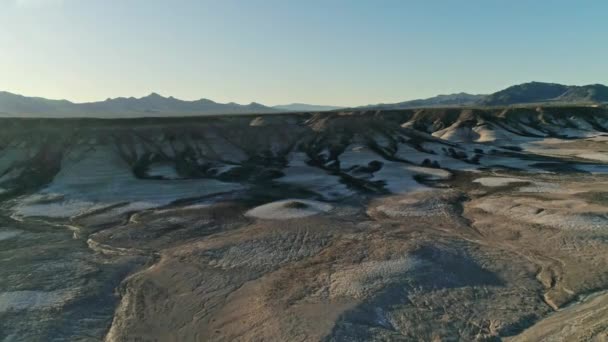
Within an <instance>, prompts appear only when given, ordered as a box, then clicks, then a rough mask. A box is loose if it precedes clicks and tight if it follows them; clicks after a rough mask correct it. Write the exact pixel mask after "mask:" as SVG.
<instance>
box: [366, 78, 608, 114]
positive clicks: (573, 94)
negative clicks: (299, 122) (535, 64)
mask: <svg viewBox="0 0 608 342" xmlns="http://www.w3.org/2000/svg"><path fill="white" fill-rule="evenodd" d="M537 103H538V104H551V103H553V104H601V103H608V87H607V86H605V85H602V84H591V85H585V86H568V85H562V84H556V83H543V82H529V83H523V84H519V85H514V86H511V87H508V88H506V89H503V90H501V91H498V92H495V93H493V94H489V95H472V94H467V93H458V94H451V95H439V96H435V97H431V98H428V99H421V100H412V101H405V102H398V103H390V104H378V105H370V106H364V107H360V108H368V109H407V108H421V107H451V106H456V107H458V106H480V107H488V106H513V105H526V104H537Z"/></svg>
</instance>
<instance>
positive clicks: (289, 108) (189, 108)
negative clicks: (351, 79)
mask: <svg viewBox="0 0 608 342" xmlns="http://www.w3.org/2000/svg"><path fill="white" fill-rule="evenodd" d="M603 103H608V87H606V86H604V85H601V84H592V85H586V86H567V85H562V84H555V83H542V82H530V83H524V84H519V85H515V86H512V87H509V88H506V89H504V90H501V91H498V92H496V93H493V94H489V95H472V94H467V93H458V94H451V95H439V96H435V97H431V98H428V99H419V100H411V101H404V102H398V103H390V104H377V105H369V106H363V107H357V109H407V108H420V107H462V106H481V107H487V106H513V105H531V104H603ZM339 109H342V107H337V106H320V105H309V104H303V103H293V104H289V105H280V106H274V107H269V106H265V105H262V104H259V103H255V102H252V103H250V104H247V105H241V104H237V103H233V102H231V103H217V102H214V101H211V100H207V99H200V100H195V101H184V100H179V99H176V98H174V97H163V96H161V95H159V94H156V93H152V94H150V95H148V96H145V97H142V98H134V97H129V98H125V97H120V98H115V99H107V100H105V101H100V102H89V103H73V102H70V101H67V100H48V99H44V98H40V97H26V96H22V95H17V94H12V93H9V92H0V116H23V117H106V118H120V117H141V116H193V115H212V114H247V113H251V114H254V113H257V114H261V113H279V112H318V111H330V110H339Z"/></svg>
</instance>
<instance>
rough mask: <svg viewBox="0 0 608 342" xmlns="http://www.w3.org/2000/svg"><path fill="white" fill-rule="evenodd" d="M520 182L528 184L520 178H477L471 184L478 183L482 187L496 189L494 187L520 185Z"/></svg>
mask: <svg viewBox="0 0 608 342" xmlns="http://www.w3.org/2000/svg"><path fill="white" fill-rule="evenodd" d="M520 182H528V180H526V179H522V178H509V177H481V178H477V179H475V180H474V181H473V183H479V184H481V185H483V186H488V187H496V186H505V185H509V184H511V183H520Z"/></svg>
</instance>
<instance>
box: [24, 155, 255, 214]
mask: <svg viewBox="0 0 608 342" xmlns="http://www.w3.org/2000/svg"><path fill="white" fill-rule="evenodd" d="M63 164H64V165H63V166H62V169H61V171H60V172H59V173H58V174H57V175H56V176H55V178H54V180H53V181H52V182H51V184H49V186H47V187H46V188H44V189H43V190H41V191H40V192H39V193H38V194H34V195H31V196H26V197H24V198H21V199H20V200H19V202H18V204H17V205H16V206H15V207H13V211H14V214H15V215H16V216H17V217H19V216H21V217H27V216H48V217H73V216H79V215H83V214H86V213H88V212H91V211H94V210H99V209H102V208H106V207H109V206H113V205H116V204H119V203H125V202H134V203H138V204H137V205H135V206H134V207H133V208H134V209H135V208H137V207H145V208H151V207H155V206H162V205H166V204H169V203H171V202H173V201H175V200H178V199H185V198H196V197H203V196H208V195H212V194H219V193H223V192H229V191H234V190H239V189H243V188H244V186H243V185H241V184H238V183H226V182H220V181H216V180H213V179H201V180H142V179H138V178H136V177H135V176H134V175H133V173H132V172H131V170H130V168H129V166H128V165H126V163H125V162H124V161H122V160H121V159H120V158H119V157H118V156H117V154H116V153H114V151H112V150H111V149H109V148H103V147H101V148H99V149H97V150H96V151H89V152H88V153H86V154H84V155H83V156H82V158H80V159H78V160H74V159H71V160H66V161H64V163H63Z"/></svg>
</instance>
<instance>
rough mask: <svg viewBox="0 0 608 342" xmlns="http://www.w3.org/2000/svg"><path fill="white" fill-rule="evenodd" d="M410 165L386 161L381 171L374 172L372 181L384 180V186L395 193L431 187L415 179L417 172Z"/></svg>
mask: <svg viewBox="0 0 608 342" xmlns="http://www.w3.org/2000/svg"><path fill="white" fill-rule="evenodd" d="M408 167H410V166H409V165H405V164H401V163H394V162H385V163H384V165H383V166H382V168H381V169H380V170H379V171H376V172H374V177H373V178H371V181H384V182H385V186H384V187H385V188H386V189H387V190H388V191H390V192H392V193H394V194H399V193H407V192H412V191H417V190H424V189H430V188H428V187H426V186H424V185H422V184H420V183H418V182H417V181H416V180H414V175H416V174H417V173H415V172H412V171H411V170H409V169H408Z"/></svg>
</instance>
